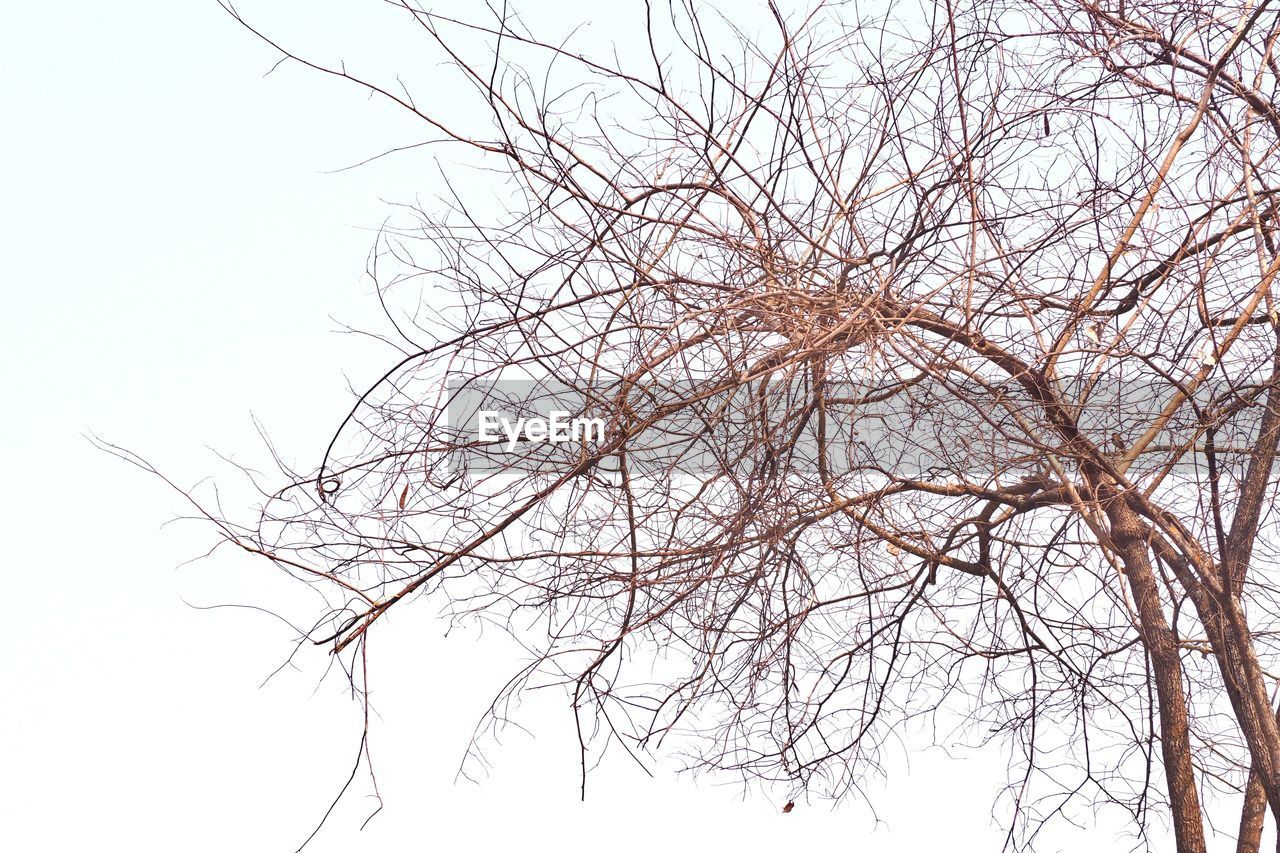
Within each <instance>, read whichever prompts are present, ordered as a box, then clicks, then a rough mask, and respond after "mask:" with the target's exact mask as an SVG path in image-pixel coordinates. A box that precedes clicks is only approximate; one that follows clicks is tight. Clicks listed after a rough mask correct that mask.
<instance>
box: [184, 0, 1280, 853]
mask: <svg viewBox="0 0 1280 853" xmlns="http://www.w3.org/2000/svg"><path fill="white" fill-rule="evenodd" d="M391 5H393V6H398V7H399V8H400V11H401V12H402V13H403V16H404V24H405V26H407V27H412V28H415V29H416V30H417V32H418V33H420V35H421V37H422V39H423V41H424V42H425V43H426V44H427V45H429V46H430V47H431V49H432V50H433V51H434V55H435V56H436V57H437V58H438V59H439V60H441V67H440V70H439V71H438V74H439V75H440V79H441V83H440V85H449V86H455V87H456V86H460V85H465V86H466V87H469V90H470V91H471V92H473V93H474V100H473V107H474V110H473V112H472V114H471V115H470V116H466V117H462V118H461V119H458V120H454V119H453V118H450V117H448V116H443V115H440V114H438V113H436V112H433V111H432V108H431V106H430V105H429V104H427V103H424V101H423V100H422V97H421V96H420V95H415V93H414V92H413V91H412V90H411V88H410V87H408V86H404V85H401V84H400V83H399V81H398V80H394V79H393V80H390V81H387V80H379V79H375V78H373V77H370V76H361V74H360V73H359V72H358V71H357V70H356V69H353V68H348V67H347V65H346V64H344V63H335V64H325V63H323V62H321V61H319V60H316V59H312V58H309V57H307V56H303V55H300V54H299V53H296V52H294V51H292V50H291V49H290V47H289V46H288V45H287V44H286V43H285V42H284V41H282V40H280V39H278V38H277V37H276V36H274V35H273V34H270V33H267V32H265V31H262V30H260V29H255V24H254V22H253V21H252V20H251V19H250V18H242V17H241V16H240V14H239V12H237V11H236V10H235V9H233V8H231V7H230V6H228V7H227V9H228V11H229V12H230V13H231V14H233V15H235V16H236V17H237V19H238V20H240V21H241V22H242V23H243V24H244V26H245V27H247V28H249V29H250V30H252V31H253V32H254V33H255V34H256V35H257V36H258V37H259V38H261V39H263V40H265V41H267V42H269V43H270V44H271V45H273V46H274V47H275V48H276V49H278V50H279V51H280V53H281V55H282V57H283V60H282V61H291V62H294V63H300V64H302V65H304V66H306V67H308V68H311V69H314V70H315V71H317V72H320V73H323V74H327V75H331V76H333V77H336V78H341V79H342V80H343V81H345V82H346V83H348V84H350V85H354V86H357V87H360V88H362V89H363V90H366V91H367V92H369V93H370V94H372V95H374V96H376V97H378V98H380V99H382V100H384V101H385V102H386V103H387V104H389V105H390V106H391V107H393V108H396V109H399V110H403V111H407V113H409V114H410V115H412V116H413V117H415V118H417V119H420V120H421V122H422V123H423V125H424V126H425V127H426V128H427V131H428V132H429V133H430V135H431V139H432V140H433V141H439V142H443V143H450V144H453V145H454V146H456V147H457V148H458V149H459V151H460V152H462V153H461V154H460V155H459V156H462V157H472V158H473V161H472V162H474V163H475V164H477V165H479V166H481V167H482V169H483V171H479V172H472V173H468V174H467V176H466V177H465V180H466V181H467V182H469V183H467V184H465V185H462V184H459V183H456V181H457V180H459V179H460V173H458V172H448V171H446V173H445V177H444V182H445V183H444V184H442V185H443V186H445V187H446V188H447V191H446V192H445V193H444V197H443V198H442V199H441V200H439V201H438V202H437V203H432V204H423V205H417V206H414V207H412V208H407V209H405V210H404V212H403V216H402V217H401V218H400V220H399V221H398V222H396V223H395V224H393V225H391V226H388V227H387V228H386V229H385V230H384V232H383V233H382V235H381V237H380V239H379V241H378V245H377V247H376V248H375V250H374V253H373V255H372V260H373V263H372V267H371V269H372V271H373V272H374V274H375V276H376V278H377V280H378V282H379V291H380V294H381V295H382V298H383V300H384V303H385V305H386V306H387V317H388V319H389V321H390V331H391V332H392V334H393V337H388V338H387V339H388V340H389V341H390V342H392V343H394V344H395V345H396V346H398V347H399V349H400V352H401V353H402V357H400V358H398V360H397V361H396V362H395V363H394V364H392V365H389V367H388V370H387V371H386V373H385V375H384V376H382V377H381V378H380V379H379V380H378V381H377V382H376V383H374V384H372V385H371V386H370V387H369V388H368V389H367V390H366V391H365V392H364V393H363V394H361V395H360V396H359V399H358V400H357V401H356V402H355V404H354V405H353V406H352V408H351V409H350V411H349V413H348V414H347V415H346V417H345V418H344V419H342V421H341V423H340V425H339V427H338V428H337V430H336V432H335V434H334V437H333V440H332V442H331V444H330V445H329V446H328V448H327V449H324V452H323V454H322V455H319V456H318V457H317V459H318V462H317V464H316V467H315V469H314V470H310V471H302V472H293V471H285V472H284V473H285V474H286V480H285V482H284V483H283V484H281V485H280V487H279V488H278V489H273V490H272V491H271V493H270V494H269V496H268V498H269V499H268V500H267V501H266V502H265V504H264V506H263V507H262V510H261V515H260V517H258V518H257V519H256V521H254V522H253V523H250V524H238V523H234V522H233V521H231V520H229V519H227V518H225V517H223V516H222V515H221V514H219V513H215V512H210V513H209V514H208V518H209V519H210V520H212V521H214V522H215V523H216V524H217V525H218V527H219V529H220V530H221V531H222V533H223V535H224V536H225V538H226V540H227V541H228V542H229V543H233V544H234V545H236V546H239V547H241V548H244V549H246V550H247V551H249V552H251V553H253V554H255V555H259V556H260V557H262V558H265V559H267V560H270V561H272V562H273V563H275V564H276V565H278V566H279V567H280V568H281V569H283V570H285V571H287V572H290V573H292V574H294V575H296V576H297V577H298V578H299V579H301V580H303V581H305V582H306V583H309V584H311V585H313V586H314V587H316V588H317V589H319V590H321V591H322V592H323V593H324V594H325V596H326V600H327V601H328V602H329V609H328V611H327V612H326V613H325V614H324V618H323V619H322V620H321V621H320V622H319V623H318V624H317V627H316V628H315V629H314V630H313V631H312V632H311V634H310V639H312V640H314V642H315V643H317V644H320V645H321V646H324V647H327V648H328V650H329V651H330V652H332V653H333V654H335V655H338V656H339V657H340V658H341V659H342V660H344V661H347V662H348V668H349V671H350V672H351V673H352V674H353V679H355V681H356V683H357V684H359V679H360V673H361V671H362V669H361V665H360V657H361V655H363V654H364V649H365V645H364V644H365V640H366V639H367V638H368V637H369V635H370V633H371V632H374V631H376V630H377V625H378V621H379V619H380V618H381V617H382V616H383V615H384V614H385V613H387V612H388V611H389V610H390V609H391V608H393V607H396V606H397V604H398V603H400V602H402V601H405V600H407V599H410V598H412V597H428V598H433V599H436V600H438V601H440V602H441V604H442V605H443V606H444V607H445V608H446V609H447V611H448V612H449V613H451V614H452V615H453V617H454V618H463V617H465V616H467V615H469V614H482V615H484V616H485V617H487V618H491V619H492V618H496V619H497V620H499V621H501V622H502V623H504V624H506V625H508V626H509V627H510V628H511V629H512V630H513V631H514V632H516V633H517V634H518V636H519V637H520V638H521V639H522V641H524V642H526V643H528V644H529V645H530V647H531V648H534V649H535V654H534V659H533V660H532V661H531V662H530V663H529V665H528V666H527V667H526V668H524V669H522V670H521V671H520V672H519V673H518V674H517V675H516V677H515V678H513V679H512V681H511V683H510V684H509V686H508V689H507V692H506V693H504V695H503V696H501V697H499V698H498V701H497V702H495V705H494V714H493V722H495V723H496V722H497V721H498V720H500V719H501V717H502V708H503V704H502V703H503V702H504V700H505V699H506V698H507V697H509V696H510V695H512V694H514V693H516V692H518V691H520V690H521V689H523V688H525V687H527V686H529V685H530V684H534V683H538V684H545V683H548V682H552V683H560V684H563V685H564V686H565V688H566V689H567V690H568V691H570V693H571V695H572V698H573V707H574V710H575V713H576V714H577V716H578V721H579V731H580V733H581V742H582V750H583V767H584V775H585V768H586V766H587V757H588V754H589V753H590V752H591V751H592V750H600V749H604V748H606V747H608V746H609V745H610V744H612V745H616V746H618V747H621V748H622V749H625V750H628V751H631V752H632V753H633V754H635V755H637V756H638V757H642V756H643V754H644V753H645V751H646V750H651V749H655V748H657V746H658V745H659V744H660V743H662V742H663V741H664V739H671V743H677V744H679V745H680V746H681V747H682V748H684V749H686V750H688V751H690V752H691V754H693V755H694V756H695V757H696V759H697V761H698V762H699V763H700V764H702V765H704V766H707V767H712V768H717V769H719V770H721V771H724V772H728V773H736V774H740V775H741V776H742V777H744V778H746V779H751V780H764V781H766V782H777V783H780V784H782V785H785V786H787V787H788V789H789V790H791V791H793V792H797V793H799V792H812V793H815V794H830V795H833V796H840V795H844V794H847V793H849V792H850V791H853V790H856V789H857V786H858V780H859V778H860V777H861V774H862V773H863V771H864V770H865V769H866V768H867V767H869V766H875V765H876V763H877V762H878V761H879V760H880V758H881V751H882V748H883V746H884V744H885V741H886V739H887V738H888V737H890V736H891V735H892V734H893V733H894V732H900V731H903V729H902V725H903V723H904V722H908V721H912V720H919V719H928V718H934V717H936V716H937V715H938V714H939V713H940V712H943V713H947V714H960V715H963V716H964V717H965V718H966V719H968V720H969V721H970V723H969V728H968V733H969V734H970V736H971V737H974V738H977V739H979V740H981V741H986V740H991V741H995V740H999V741H1001V742H1003V743H1006V744H1010V745H1012V746H1013V747H1015V754H1016V755H1020V756H1021V758H1020V760H1018V761H1016V762H1015V763H1014V765H1013V766H1011V768H1010V770H1011V776H1010V781H1009V786H1008V788H1007V790H1006V792H1005V799H1004V801H1003V806H1002V808H1003V813H1005V814H1007V815H1008V816H1009V843H1010V844H1011V845H1012V846H1022V845H1024V844H1028V845H1029V844H1031V843H1033V842H1034V839H1035V834H1036V831H1037V829H1038V828H1039V827H1040V826H1041V825H1043V823H1044V822H1045V821H1047V820H1049V819H1052V818H1053V817H1055V816H1058V815H1064V814H1070V813H1071V812H1072V811H1073V810H1077V809H1079V808H1080V807H1082V806H1084V807H1094V808H1108V807H1110V808H1119V809H1122V810H1124V811H1125V812H1127V813H1128V814H1129V815H1130V816H1131V820H1132V822H1133V826H1134V828H1135V831H1136V832H1138V833H1140V834H1143V833H1145V830H1146V828H1147V827H1148V826H1149V825H1150V821H1151V820H1152V819H1153V816H1154V815H1168V816H1169V817H1170V818H1171V820H1172V825H1173V828H1174V832H1175V835H1176V838H1177V846H1178V850H1179V851H1183V853H1196V852H1197V851H1204V850H1205V849H1206V843H1205V834H1206V833H1205V817H1204V808H1203V803H1204V801H1205V798H1206V797H1209V796H1224V795H1235V796H1238V797H1239V798H1240V801H1241V803H1242V807H1241V824H1240V828H1239V841H1238V849H1239V850H1241V851H1251V850H1256V849H1257V847H1258V844H1259V838H1260V834H1261V830H1262V825H1263V820H1264V815H1265V812H1266V811H1268V810H1270V811H1271V812H1272V813H1273V814H1277V813H1280V726H1278V725H1277V720H1276V714H1275V710H1274V707H1273V703H1272V699H1273V691H1274V687H1275V682H1276V680H1277V678H1280V675H1277V673H1278V672H1280V669H1278V668H1277V653H1278V652H1280V650H1278V649H1277V647H1276V643H1275V637H1276V635H1275V630H1276V616H1277V614H1280V601H1278V600H1277V590H1276V588H1275V586H1274V584H1273V577H1272V576H1273V572H1272V571H1271V569H1272V568H1273V566H1274V560H1275V554H1276V549H1277V546H1280V540H1277V537H1276V530H1275V517H1274V514H1273V513H1271V512H1270V511H1269V510H1270V507H1271V502H1272V499H1273V497H1274V495H1275V482H1276V474H1275V472H1274V471H1273V464H1272V462H1273V458H1274V456H1275V451H1276V447H1277V440H1278V439H1280V305H1277V304H1276V302H1275V295H1274V283H1275V282H1274V280H1275V277H1276V272H1277V270H1278V269H1280V249H1278V248H1277V246H1276V234H1277V225H1278V219H1277V202H1276V198H1275V194H1276V193H1277V192H1278V191H1280V184H1278V185H1277V187H1272V186H1271V184H1272V183H1273V182H1277V181H1280V170H1278V166H1280V110H1278V109H1277V107H1276V106H1275V98H1276V95H1277V85H1278V83H1280V67H1278V66H1277V57H1276V56H1275V52H1274V47H1275V45H1276V39H1277V35H1278V34H1280V14H1278V12H1277V10H1276V9H1274V8H1273V7H1272V5H1271V4H1270V3H1269V2H1268V0H1263V1H1262V2H1256V3H1255V2H1244V3H1239V2H1228V3H1225V4H1222V3H1209V2H1194V1H1193V0H1185V2H1179V0H1174V2H1160V3H1155V2H1142V1H1141V0H1103V2H1100V3H1093V2H1087V0H1082V2H1069V1H1068V0H1041V2H1027V3H1013V2H995V3H990V2H977V0H945V2H941V3H937V4H933V3H922V4H920V5H918V6H907V5H904V4H901V3H888V4H886V5H885V8H883V9H881V10H879V11H871V10H870V9H869V8H868V7H867V6H864V5H861V4H858V5H854V4H844V3H819V4H815V5H812V6H807V7H805V8H793V9H783V8H780V7H779V6H774V5H772V4H770V5H769V7H768V8H767V10H765V11H766V12H767V16H766V18H765V20H766V21H769V22H770V23H769V25H768V26H767V27H765V28H763V29H758V30H756V29H750V30H748V29H745V25H744V28H739V26H737V25H735V19H734V17H732V15H731V10H730V9H729V7H725V9H723V10H721V11H716V10H714V9H711V8H709V7H705V6H703V5H702V4H693V3H679V4H670V5H669V6H668V7H665V8H663V9H662V10H661V12H659V11H658V10H657V9H655V8H654V7H653V5H652V4H649V3H644V4H637V5H635V6H634V7H632V8H631V9H630V10H629V11H628V12H627V14H629V15H631V16H632V18H633V19H634V22H635V30H634V31H635V34H636V40H635V43H634V44H630V45H625V46H620V47H617V49H616V50H613V51H611V50H610V49H608V48H601V47H600V46H598V45H596V46H594V47H593V48H592V49H590V50H587V49H586V48H585V47H584V46H583V45H582V44H581V42H583V41H584V39H583V38H581V37H578V38H568V39H560V38H559V37H558V36H556V37H551V36H546V35H540V34H539V33H538V32H537V27H534V26H530V25H529V24H528V23H527V22H526V21H525V20H524V19H522V17H521V16H520V15H519V14H518V13H517V11H515V10H511V9H508V8H507V7H506V5H505V4H503V5H502V6H501V7H500V8H495V7H490V9H489V12H488V13H485V14H484V15H481V16H479V17H475V18H472V19H469V20H459V19H456V18H452V17H450V16H448V15H446V14H444V13H437V12H432V11H429V10H427V9H425V8H422V7H420V6H418V5H417V4H415V3H411V2H402V3H392V4H391ZM460 168H461V167H460ZM480 186H483V187H484V188H485V190H486V191H491V192H493V195H494V197H496V198H498V199H499V200H500V201H501V204H500V205H495V204H494V202H493V201H492V199H491V198H490V196H489V195H486V194H485V193H483V192H478V191H477V190H476V187H480ZM428 289H430V290H431V293H432V295H431V296H430V297H429V298H428V296H427V295H426V293H427V290H428ZM565 400H571V401H572V403H571V404H569V405H567V406H564V407H563V408H564V411H568V412H570V413H571V414H572V415H573V416H574V421H573V423H574V424H575V425H576V426H575V428H574V429H573V430H570V431H568V432H562V436H561V437H565V436H568V437H570V438H571V439H573V440H567V441H560V442H557V441H550V440H546V439H549V438H554V437H555V436H554V435H550V434H549V431H552V432H553V431H554V430H555V429H556V424H554V423H553V424H552V425H551V426H550V427H548V426H547V424H546V422H545V421H543V422H542V426H540V427H536V428H535V426H534V425H535V423H536V422H535V421H534V420H531V419H527V420H526V421H524V422H518V421H514V423H515V428H512V423H513V421H512V420H511V419H507V420H502V421H501V424H502V429H503V430H505V431H504V432H502V433H501V434H498V433H497V430H498V426H497V424H498V421H497V420H494V421H491V422H490V423H489V426H490V427H492V429H491V430H490V431H489V432H488V433H486V432H485V430H484V429H483V427H484V424H482V423H480V424H479V427H477V424H478V423H479V421H477V420H476V418H475V417H473V416H477V415H478V413H480V412H486V411H491V410H492V411H497V410H501V411H503V412H506V413H509V414H510V415H511V418H515V417H517V416H521V415H529V416H530V418H531V417H532V414H531V413H536V412H544V413H545V411H546V409H547V406H548V405H550V404H552V403H555V404H556V405H559V403H561V402H563V401H565ZM553 408H554V407H553ZM597 424H599V425H600V427H599V432H598V433H597V431H596V429H595V427H596V425H597ZM560 426H563V424H561V425H560ZM577 427H582V429H577Z"/></svg>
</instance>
